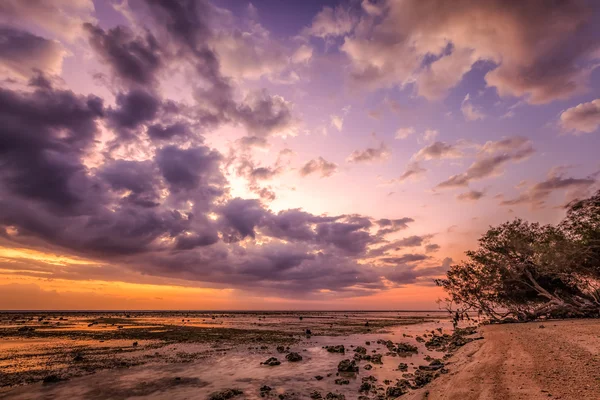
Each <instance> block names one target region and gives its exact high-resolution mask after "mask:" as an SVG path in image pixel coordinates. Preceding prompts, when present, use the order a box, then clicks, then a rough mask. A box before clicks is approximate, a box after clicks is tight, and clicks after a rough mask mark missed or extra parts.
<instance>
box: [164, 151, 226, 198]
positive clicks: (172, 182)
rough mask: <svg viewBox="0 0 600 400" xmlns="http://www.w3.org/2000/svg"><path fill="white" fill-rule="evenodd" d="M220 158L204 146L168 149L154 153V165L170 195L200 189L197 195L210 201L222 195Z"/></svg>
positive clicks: (222, 182)
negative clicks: (156, 166)
mask: <svg viewBox="0 0 600 400" xmlns="http://www.w3.org/2000/svg"><path fill="white" fill-rule="evenodd" d="M222 158H223V157H222V156H221V154H220V153H218V152H217V151H215V150H210V149H209V148H208V147H206V146H199V147H191V148H189V149H181V148H178V147H175V146H167V147H164V148H162V149H160V150H159V151H158V152H157V154H156V163H157V164H158V168H159V169H160V172H161V174H162V176H163V177H164V178H165V180H166V183H167V184H168V186H169V188H170V190H171V192H174V193H177V192H180V191H184V190H185V191H187V190H194V189H199V188H200V189H201V193H200V195H201V196H202V197H204V198H207V199H210V198H213V197H216V196H219V195H221V194H222V193H223V190H222V187H221V186H222V185H223V184H224V178H223V176H222V174H221V172H220V170H219V166H220V162H221V160H222Z"/></svg>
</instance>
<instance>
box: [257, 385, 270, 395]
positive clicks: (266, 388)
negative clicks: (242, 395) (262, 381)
mask: <svg viewBox="0 0 600 400" xmlns="http://www.w3.org/2000/svg"><path fill="white" fill-rule="evenodd" d="M271 390H273V388H271V386H267V385H264V386H262V387H261V388H260V397H265V396H268V395H269V393H271Z"/></svg>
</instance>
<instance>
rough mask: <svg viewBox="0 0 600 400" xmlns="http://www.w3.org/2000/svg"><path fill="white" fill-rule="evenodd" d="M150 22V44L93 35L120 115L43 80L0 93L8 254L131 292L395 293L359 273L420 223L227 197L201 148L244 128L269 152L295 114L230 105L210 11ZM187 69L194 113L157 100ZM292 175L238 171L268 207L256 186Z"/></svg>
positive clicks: (218, 159) (264, 100) (1, 222)
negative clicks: (70, 267)
mask: <svg viewBox="0 0 600 400" xmlns="http://www.w3.org/2000/svg"><path fill="white" fill-rule="evenodd" d="M132 3H134V2H132ZM145 10H147V11H148V12H149V13H150V16H151V18H152V19H148V21H155V22H157V24H156V26H154V28H155V29H154V30H152V33H150V32H146V34H145V35H142V36H138V35H137V34H134V33H133V31H129V30H128V29H125V28H123V27H116V28H112V29H110V30H104V29H102V28H99V27H97V26H93V25H86V28H85V29H86V32H87V34H88V35H89V41H90V44H91V47H92V49H93V50H94V51H95V52H96V53H97V55H98V56H99V58H100V59H101V60H102V61H103V62H104V63H106V64H107V65H108V66H109V67H110V70H111V74H112V77H113V78H115V79H109V80H107V83H108V84H115V83H117V85H116V86H113V87H110V88H109V89H110V90H111V92H112V93H118V94H117V95H116V101H115V105H113V106H112V107H109V108H105V107H104V105H103V100H102V99H100V98H98V97H95V96H87V97H85V96H79V95H76V94H74V93H72V92H70V91H65V90H58V89H54V88H53V86H52V80H51V79H50V78H48V77H47V76H45V75H43V74H37V75H36V76H35V77H34V78H35V82H32V86H31V87H29V88H28V90H31V91H30V92H18V91H13V90H8V89H4V88H2V89H0V232H2V236H3V240H6V241H8V242H9V243H11V244H13V245H14V246H15V247H17V246H22V247H31V248H40V249H42V250H44V251H56V252H57V253H61V254H66V255H72V256H76V257H86V258H90V259H92V260H95V261H97V262H98V263H99V264H101V265H105V264H106V265H107V267H106V268H104V267H103V268H102V269H97V270H94V271H91V270H90V272H89V273H90V276H101V275H102V276H105V277H106V279H119V273H118V270H119V269H122V270H123V271H124V272H123V276H124V277H126V278H123V279H133V278H132V276H135V275H140V274H141V275H143V276H150V277H153V278H156V279H172V278H178V279H186V280H189V281H197V282H202V284H203V285H206V286H211V285H214V286H219V287H223V286H226V287H236V288H244V289H248V290H254V291H256V290H270V291H273V292H276V293H278V294H280V295H289V296H294V295H298V294H302V295H305V294H312V295H318V293H320V291H325V292H327V293H329V292H330V291H333V292H335V293H339V294H340V295H347V296H350V295H361V294H367V293H372V292H373V291H377V290H384V289H385V286H384V285H383V284H382V282H381V274H380V273H379V272H377V271H376V269H375V268H373V267H372V266H370V265H368V264H365V263H364V262H363V259H364V258H365V257H366V255H367V254H368V251H369V249H370V247H371V246H373V245H379V244H382V243H387V242H386V241H385V240H384V239H383V238H382V237H381V236H382V235H384V234H385V233H386V232H394V231H397V230H400V229H405V228H406V224H407V223H409V222H413V220H412V219H410V218H400V219H381V220H378V221H377V225H375V224H374V222H373V219H372V218H370V217H368V216H364V215H336V216H322V215H314V214H311V213H309V212H306V211H303V210H299V209H291V210H282V211H279V212H277V213H274V212H272V211H271V210H269V209H268V208H267V207H266V206H265V204H264V203H263V202H261V201H259V200H256V199H242V198H231V195H230V188H229V182H228V181H227V180H226V178H225V176H224V174H223V171H224V170H226V168H224V165H223V164H225V162H226V159H225V157H223V155H222V154H220V153H219V152H218V151H216V150H214V149H211V148H210V147H208V146H205V145H204V144H203V140H202V137H201V136H199V135H200V133H203V129H205V128H207V127H216V126H218V125H219V124H221V123H233V124H238V125H241V126H243V127H244V128H245V129H246V130H247V134H248V135H247V136H246V137H245V138H244V139H243V140H245V141H243V143H245V144H248V145H249V144H254V145H256V144H260V145H263V146H266V145H267V144H268V138H270V137H272V136H275V135H286V134H293V133H295V132H296V130H297V126H296V125H297V121H296V120H295V119H294V117H293V114H292V109H293V105H292V104H291V103H289V102H287V101H286V100H284V99H283V98H282V97H280V96H275V95H270V94H268V93H267V92H265V91H258V92H251V93H250V94H249V95H248V96H247V97H246V98H244V99H243V100H242V101H238V100H234V97H235V96H233V94H234V88H233V87H232V86H231V85H232V83H231V81H230V80H229V79H228V78H226V77H224V76H223V75H222V74H221V70H220V65H219V60H218V57H217V56H216V54H215V53H214V52H213V50H212V48H211V46H209V45H208V42H209V39H210V37H211V35H213V33H212V31H211V29H210V27H209V24H208V21H209V20H210V19H211V15H212V13H213V12H214V9H213V8H212V6H210V5H208V4H207V3H205V2H202V1H180V2H171V1H158V0H157V1H150V0H149V1H147V4H146V6H145ZM136 12H137V11H135V12H133V13H132V14H131V16H132V18H135V17H136V16H139V15H137V14H136ZM143 21H144V22H146V19H143ZM137 28H139V26H137ZM149 28H152V26H150V25H149ZM135 32H138V30H135ZM184 63H187V64H189V65H192V66H193V71H194V75H192V76H193V78H194V79H192V81H193V82H192V85H196V84H197V85H198V86H197V87H196V86H194V87H193V88H192V89H193V91H194V96H195V97H194V102H195V103H194V105H193V106H185V105H183V104H179V103H175V102H172V101H169V100H166V99H162V98H160V97H159V96H158V95H157V93H159V91H158V89H157V84H158V83H157V80H158V78H159V75H160V73H161V71H163V68H164V69H165V70H166V69H167V68H170V67H173V66H175V67H178V66H181V65H183V64H184ZM187 64H186V65H187ZM186 72H187V70H186ZM196 78H197V79H196ZM235 98H236V99H237V97H235ZM99 125H102V126H103V128H106V129H107V130H109V131H110V133H114V134H116V137H117V138H116V139H115V140H114V141H113V142H112V143H108V147H109V148H114V149H117V148H118V147H119V146H120V144H121V143H122V142H125V141H128V144H132V143H134V144H140V145H143V146H140V153H142V154H143V156H144V157H145V159H144V160H132V159H123V157H128V156H130V154H128V152H119V151H114V152H113V151H108V152H104V153H103V152H100V151H99V149H100V148H101V147H102V146H103V145H105V144H104V137H103V136H100V129H99V127H98V126H99ZM198 132H200V133H198ZM143 134H145V135H147V136H142V135H143ZM122 139H125V140H122ZM134 139H139V142H133V140H134ZM147 139H150V140H147ZM111 144H112V145H114V147H112V146H111ZM120 149H121V148H119V150H120ZM136 150H137V149H136ZM375 150H377V149H375ZM379 150H380V151H384V150H386V148H385V146H382V147H381V148H380V149H379ZM122 153H126V155H123V154H122ZM140 153H136V155H137V154H140ZM380 155H381V154H380ZM371 156H372V157H371V158H372V159H373V157H375V158H376V157H378V156H377V155H376V154H375V155H371ZM363 158H364V157H363ZM243 161H244V160H243V159H242V162H243ZM288 164H289V163H288ZM288 164H285V162H284V161H281V162H280V160H279V159H278V161H277V162H276V163H275V164H274V165H267V166H265V165H259V164H255V163H253V162H251V160H249V161H248V163H246V164H243V165H242V167H241V172H242V174H244V175H245V176H247V178H248V179H249V180H250V181H251V182H255V183H256V184H257V187H256V193H258V194H259V195H260V196H261V198H262V199H263V200H264V199H272V198H273V197H274V193H273V190H272V188H271V187H270V186H266V187H262V186H258V183H261V185H262V184H263V183H264V182H268V181H269V180H271V179H273V178H274V177H276V176H278V175H279V174H281V173H282V172H283V171H284V170H285V168H286V166H287V165H288ZM330 164H331V163H330ZM331 169H332V167H331V165H329V164H327V162H325V163H322V164H321V165H317V168H316V169H313V170H312V171H311V172H314V173H317V172H319V173H321V174H322V175H327V174H329V171H331ZM376 230H377V233H375V234H374V233H372V232H374V231H376ZM381 254H382V256H386V255H387V254H386V253H385V252H382V253H381ZM404 260H405V261H406V262H410V261H409V260H408V259H404ZM416 261H417V260H414V262H416ZM94 273H95V274H98V275H93V274H94ZM61 274H63V275H61ZM65 274H66V275H65ZM103 274H104V275H103ZM67 275H68V276H71V277H73V279H81V274H79V277H78V278H74V277H75V276H76V275H77V274H76V273H71V274H70V275H69V274H68V273H66V272H64V270H63V271H58V270H53V271H52V272H51V273H50V274H48V276H47V277H49V278H52V277H53V276H56V277H59V276H63V277H64V276H67Z"/></svg>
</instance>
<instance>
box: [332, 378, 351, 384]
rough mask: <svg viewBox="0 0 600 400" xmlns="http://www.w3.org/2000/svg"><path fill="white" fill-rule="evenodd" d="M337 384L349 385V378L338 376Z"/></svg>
mask: <svg viewBox="0 0 600 400" xmlns="http://www.w3.org/2000/svg"><path fill="white" fill-rule="evenodd" d="M335 384H336V385H349V384H350V381H349V380H348V379H343V378H338V379H336V380H335Z"/></svg>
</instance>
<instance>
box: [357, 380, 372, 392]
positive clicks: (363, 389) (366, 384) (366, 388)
mask: <svg viewBox="0 0 600 400" xmlns="http://www.w3.org/2000/svg"><path fill="white" fill-rule="evenodd" d="M372 388H373V385H372V384H371V383H369V382H363V383H362V384H361V385H360V387H359V388H358V391H359V392H368V391H370V390H371V389H372Z"/></svg>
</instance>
